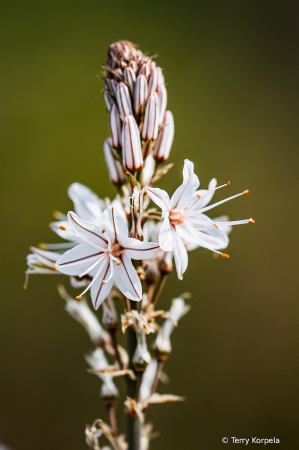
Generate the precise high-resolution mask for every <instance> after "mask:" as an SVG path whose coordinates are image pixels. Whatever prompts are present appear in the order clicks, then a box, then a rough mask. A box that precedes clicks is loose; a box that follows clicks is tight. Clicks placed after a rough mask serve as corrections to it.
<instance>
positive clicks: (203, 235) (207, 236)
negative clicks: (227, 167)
mask: <svg viewBox="0 0 299 450" xmlns="http://www.w3.org/2000/svg"><path fill="white" fill-rule="evenodd" d="M216 185H217V182H216V179H215V178H213V179H212V180H211V182H210V184H209V187H208V189H207V190H199V191H198V190H197V189H198V187H199V179H198V177H197V176H196V175H195V173H194V165H193V163H192V162H191V161H189V160H188V159H185V164H184V169H183V183H182V184H181V186H179V187H178V188H177V189H176V191H175V192H174V194H173V196H172V197H171V199H170V198H169V195H168V194H167V192H166V191H163V190H162V189H158V188H152V187H148V188H146V192H147V194H148V195H149V196H150V198H151V199H152V200H153V202H155V203H156V204H157V205H158V206H159V207H160V208H161V209H162V218H163V219H164V221H163V224H162V227H161V230H160V234H159V244H160V247H161V249H162V250H164V251H173V256H174V260H175V265H176V269H177V273H178V277H179V279H182V278H183V273H184V272H185V271H186V269H187V266H188V254H187V250H186V247H185V244H184V241H186V242H191V243H192V244H196V245H198V246H201V247H205V248H207V249H209V250H211V251H213V252H216V253H219V254H220V255H221V256H223V257H224V258H228V257H229V256H228V255H227V254H226V253H222V252H220V251H218V249H224V248H226V247H227V245H228V242H229V239H228V235H227V227H228V226H231V225H240V224H245V223H254V221H253V220H252V219H246V220H236V221H227V222H224V221H222V220H219V221H218V222H217V221H213V220H212V219H210V218H209V217H208V216H206V215H205V214H204V213H205V212H207V211H209V210H210V209H213V208H215V207H216V206H218V205H221V204H222V203H225V202H227V201H228V200H232V199H233V198H236V197H239V196H244V195H246V194H248V191H247V190H246V191H243V192H241V193H239V194H236V195H233V196H232V197H229V198H226V199H224V200H221V201H220V202H217V203H214V204H212V205H210V206H207V204H208V203H209V202H210V200H211V199H212V197H213V195H214V192H215V191H216V189H219V188H220V187H224V186H228V185H229V182H228V183H226V184H225V185H223V186H219V187H216Z"/></svg>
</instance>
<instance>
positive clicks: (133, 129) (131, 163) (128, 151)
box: [122, 116, 143, 172]
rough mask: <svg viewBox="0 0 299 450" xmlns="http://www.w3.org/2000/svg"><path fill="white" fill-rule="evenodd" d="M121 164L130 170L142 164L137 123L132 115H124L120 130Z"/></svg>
mask: <svg viewBox="0 0 299 450" xmlns="http://www.w3.org/2000/svg"><path fill="white" fill-rule="evenodd" d="M122 148H123V164H124V166H125V167H126V169H128V170H129V171H130V172H135V171H136V170H139V169H141V167H142V166H143V158H142V153H141V143H140V136H139V130H138V126H137V123H136V121H135V119H134V117H133V116H126V117H125V119H124V123H123V130H122Z"/></svg>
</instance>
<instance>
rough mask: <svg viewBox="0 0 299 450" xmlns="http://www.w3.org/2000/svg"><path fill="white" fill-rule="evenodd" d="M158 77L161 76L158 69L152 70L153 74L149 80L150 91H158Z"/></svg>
mask: <svg viewBox="0 0 299 450" xmlns="http://www.w3.org/2000/svg"><path fill="white" fill-rule="evenodd" d="M160 70H161V69H160ZM158 78H159V72H158V69H153V70H152V71H151V74H150V77H149V80H148V91H149V92H156V90H157V86H158Z"/></svg>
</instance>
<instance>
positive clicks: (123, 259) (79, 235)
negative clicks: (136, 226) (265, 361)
mask: <svg viewBox="0 0 299 450" xmlns="http://www.w3.org/2000/svg"><path fill="white" fill-rule="evenodd" d="M68 221H69V224H68V227H67V231H68V232H69V233H71V234H74V235H75V236H76V239H77V240H78V242H79V245H77V246H76V247H74V248H73V249H71V250H69V251H67V252H66V253H64V254H63V255H62V256H60V257H59V258H58V260H57V261H56V264H55V265H54V268H56V269H58V270H59V271H60V272H62V273H65V274H67V275H76V276H79V277H83V276H85V275H86V274H89V275H90V276H92V277H93V279H92V281H91V283H90V284H89V285H88V286H87V288H86V289H85V290H84V291H83V292H82V294H81V295H79V296H78V297H77V299H80V298H81V297H82V295H83V294H84V293H85V292H86V291H87V290H89V289H90V292H91V299H92V302H93V305H94V307H95V309H98V307H99V306H100V304H101V303H102V302H103V300H104V299H105V298H106V297H107V296H108V294H109V292H110V291H111V289H112V287H113V284H114V283H115V284H116V286H117V287H118V288H119V290H120V291H121V292H122V293H123V294H124V295H125V296H126V297H128V298H130V299H131V300H136V301H139V300H141V297H142V289H141V282H140V280H139V277H138V275H137V272H136V270H135V268H134V266H133V264H132V261H131V260H132V259H137V260H139V259H147V258H150V257H151V256H153V255H154V254H155V253H156V252H157V251H158V250H159V244H157V243H150V242H141V241H138V240H137V239H134V238H130V237H128V228H127V224H126V222H125V220H124V218H123V217H122V215H121V214H120V212H119V211H118V209H117V208H115V207H113V206H108V208H107V209H106V210H105V211H104V213H103V214H102V216H101V219H100V222H99V223H97V224H93V223H91V222H87V221H85V220H83V219H81V218H79V217H78V216H77V215H76V214H75V213H73V212H69V213H68Z"/></svg>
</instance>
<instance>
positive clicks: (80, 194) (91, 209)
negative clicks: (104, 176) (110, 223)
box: [68, 183, 102, 222]
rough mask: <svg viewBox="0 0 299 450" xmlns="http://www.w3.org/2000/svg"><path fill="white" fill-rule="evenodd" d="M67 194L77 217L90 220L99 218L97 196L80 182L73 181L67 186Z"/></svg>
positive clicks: (99, 211) (100, 209)
mask: <svg viewBox="0 0 299 450" xmlns="http://www.w3.org/2000/svg"><path fill="white" fill-rule="evenodd" d="M68 196H69V197H70V199H71V200H73V202H74V208H75V211H76V213H77V214H78V216H79V217H82V218H83V219H85V220H89V221H90V222H95V221H96V220H99V219H100V217H101V215H102V208H101V206H100V199H99V197H98V196H97V195H96V194H95V193H94V192H92V191H91V190H90V189H89V188H88V187H86V186H84V185H83V184H81V183H73V184H71V185H70V187H69V188H68Z"/></svg>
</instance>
